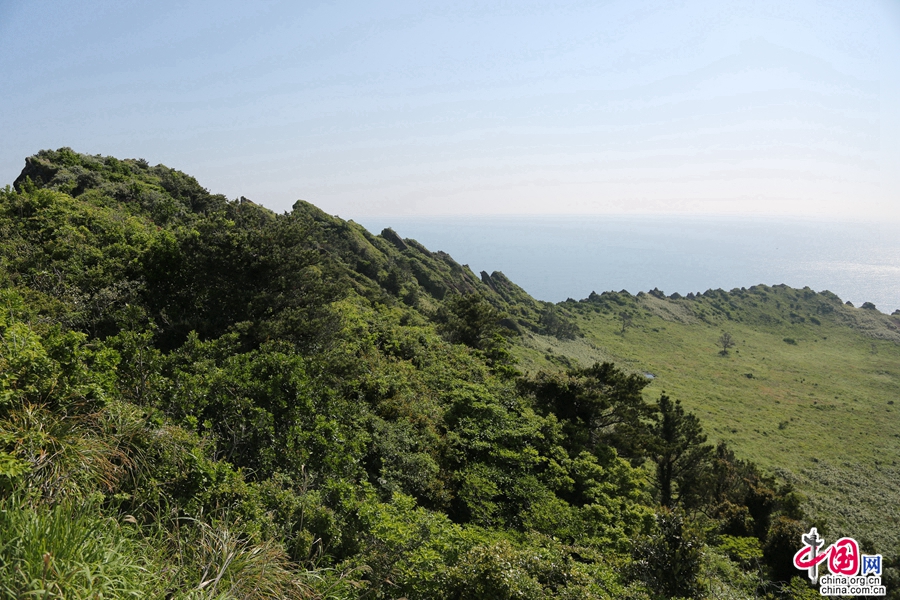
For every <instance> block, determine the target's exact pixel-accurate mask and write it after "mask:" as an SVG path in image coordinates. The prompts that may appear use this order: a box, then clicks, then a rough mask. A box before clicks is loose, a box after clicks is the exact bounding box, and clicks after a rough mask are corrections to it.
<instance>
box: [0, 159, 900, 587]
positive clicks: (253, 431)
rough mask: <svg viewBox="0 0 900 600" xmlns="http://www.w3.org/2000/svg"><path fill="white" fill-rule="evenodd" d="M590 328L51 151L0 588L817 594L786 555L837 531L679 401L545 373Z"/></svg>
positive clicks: (300, 228)
mask: <svg viewBox="0 0 900 600" xmlns="http://www.w3.org/2000/svg"><path fill="white" fill-rule="evenodd" d="M576 304H578V303H576ZM578 305H579V306H581V304H578ZM585 306H587V305H585ZM601 312H602V311H601ZM597 314H598V315H599V314H600V313H597ZM643 318H644V316H643V315H639V314H635V316H634V318H633V320H632V321H631V323H630V324H629V326H628V328H627V331H626V332H625V334H624V336H623V338H625V337H627V336H631V337H635V335H636V332H637V331H639V330H640V329H641V328H642V327H643V326H644V325H645V323H644V322H643V321H642V319H643ZM599 323H601V321H592V320H590V319H588V318H586V313H585V314H582V312H580V311H579V310H578V309H575V308H573V307H572V306H570V305H569V303H563V304H561V305H559V306H553V305H549V304H546V303H541V302H538V301H535V300H533V299H531V298H530V297H529V296H528V295H527V294H526V293H525V292H524V291H522V290H521V289H520V288H518V287H516V286H515V285H514V284H512V283H511V282H509V281H508V280H507V279H506V278H505V277H503V276H502V274H499V273H494V274H493V275H486V274H482V275H481V277H476V276H475V275H474V274H473V273H471V272H470V271H469V270H468V269H467V268H465V267H464V266H462V265H459V264H457V263H456V262H455V261H453V260H452V258H450V257H449V256H447V255H446V254H442V253H432V252H429V251H428V250H427V249H425V248H424V247H422V246H421V245H419V244H417V243H416V242H414V241H412V240H404V239H402V238H400V237H399V236H397V235H396V234H395V233H393V232H392V231H390V230H386V231H385V232H382V234H381V235H379V236H375V235H372V234H370V233H369V232H367V231H365V229H363V228H362V227H360V226H359V225H357V224H355V223H353V222H348V221H342V220H340V219H338V218H336V217H331V216H329V215H326V214H325V213H323V212H322V211H319V210H318V209H316V208H315V207H313V206H312V205H310V204H308V203H304V202H298V203H297V204H296V205H295V206H294V208H293V210H292V211H291V212H289V213H285V214H281V215H279V214H275V213H273V212H271V211H269V210H267V209H265V208H263V207H261V206H259V205H257V204H255V203H253V202H251V201H249V200H247V199H245V198H240V199H238V200H228V199H226V198H225V197H223V196H221V195H215V194H210V193H209V192H208V191H207V190H205V189H204V188H203V187H202V186H200V185H199V184H198V183H197V182H196V180H194V179H193V178H191V177H189V176H187V175H185V174H183V173H180V172H179V171H176V170H173V169H170V168H167V167H164V166H161V165H157V166H150V165H149V164H148V163H147V162H146V161H142V160H118V159H115V158H111V157H100V156H89V155H84V154H79V153H76V152H74V151H72V150H70V149H67V148H63V149H60V150H57V151H42V152H40V153H38V154H37V155H35V156H33V157H30V158H28V159H27V160H26V168H25V170H24V171H23V174H22V176H21V177H19V178H18V179H17V180H16V182H15V184H14V187H6V188H5V189H4V190H2V191H0V504H2V506H0V531H2V534H3V537H2V543H0V594H2V595H3V596H4V597H11V598H17V597H25V596H40V597H45V598H82V597H83V598H87V597H91V598H93V597H117V598H118V597H139V598H410V599H412V598H501V599H502V598H552V597H557V598H673V597H693V598H702V597H716V598H719V597H751V596H752V597H759V596H768V597H772V598H775V597H781V598H803V597H812V595H815V592H814V590H812V589H810V588H809V587H808V586H807V585H806V583H804V580H802V579H800V578H799V577H795V575H796V572H795V571H794V570H793V568H792V567H791V566H790V556H792V555H793V553H794V552H795V551H796V548H795V547H796V545H797V541H798V540H799V535H800V533H801V532H802V531H804V530H806V529H808V527H809V526H811V525H813V524H816V525H818V526H819V527H820V532H823V533H825V534H826V535H828V534H829V532H828V525H827V523H824V522H818V521H816V517H815V515H812V514H811V513H808V512H807V510H806V506H807V505H806V503H804V499H803V496H802V495H801V494H799V493H797V492H796V491H795V490H794V489H793V488H792V486H791V482H790V481H786V480H784V479H777V478H775V477H773V476H770V475H768V474H766V473H765V472H763V471H762V470H761V469H760V468H758V467H757V466H756V465H754V464H753V463H751V462H749V461H747V460H744V459H741V458H739V457H737V456H736V455H735V453H734V451H733V450H732V449H731V447H730V446H729V445H728V444H725V443H719V444H716V445H713V444H710V443H708V442H707V437H706V434H705V433H704V430H703V426H702V424H701V421H700V419H699V418H698V416H697V415H696V414H694V413H692V412H690V411H689V410H687V409H686V408H685V407H684V406H682V404H681V399H682V395H681V394H680V393H679V394H675V393H673V392H672V391H671V390H670V394H665V393H660V392H655V391H652V390H651V387H650V386H651V385H652V386H654V387H656V386H657V380H653V383H652V384H651V380H650V379H648V378H647V377H646V376H644V375H643V374H642V373H639V372H635V370H634V369H633V368H631V367H632V366H634V363H633V362H632V363H626V364H624V365H623V366H624V368H623V367H620V366H616V365H614V364H613V363H612V362H610V361H602V360H601V361H593V362H591V361H587V362H585V363H584V364H580V363H578V362H576V359H575V358H572V359H570V364H568V366H567V367H566V368H565V369H563V370H561V369H560V368H559V365H556V364H553V363H551V364H550V365H549V366H548V368H534V369H533V371H532V370H531V367H530V365H531V363H529V362H528V361H529V360H532V358H533V357H532V356H531V355H529V354H528V352H530V351H531V350H530V348H531V346H528V345H527V343H526V341H527V340H535V339H540V340H542V341H548V340H550V341H553V343H556V344H560V345H565V344H568V345H572V344H580V343H582V342H584V340H585V339H589V338H590V337H591V336H595V335H599V336H601V337H602V335H601V333H602V332H595V331H594V329H592V328H594V327H598V326H599V325H598V324H599ZM623 329H626V328H624V327H623ZM617 339H618V338H617ZM517 340H519V341H517ZM598 347H599V346H598ZM726 350H727V349H726ZM739 350H743V347H740V348H736V349H735V350H734V353H737V352H738V351H739ZM519 355H522V357H523V358H522V360H521V361H519V362H517V358H516V357H517V356H519ZM523 367H529V372H528V373H525V374H523V372H522V371H523ZM686 396H687V395H685V396H684V397H685V400H687V397H686ZM889 563H890V564H891V565H892V566H891V569H894V568H895V563H896V560H895V559H893V558H889ZM890 573H891V575H890V576H891V577H893V576H894V575H893V573H894V571H893V570H892V571H890ZM888 585H889V589H896V588H895V587H894V586H892V585H891V583H890V582H889V583H888Z"/></svg>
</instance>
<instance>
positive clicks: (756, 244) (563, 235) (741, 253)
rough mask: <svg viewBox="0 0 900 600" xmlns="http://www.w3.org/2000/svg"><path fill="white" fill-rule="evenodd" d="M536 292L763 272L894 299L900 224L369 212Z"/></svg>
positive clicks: (728, 278) (691, 286)
mask: <svg viewBox="0 0 900 600" xmlns="http://www.w3.org/2000/svg"><path fill="white" fill-rule="evenodd" d="M359 222H360V223H361V224H362V225H364V226H365V227H366V228H367V229H369V230H370V231H372V232H373V233H379V232H381V230H382V229H383V228H385V227H391V228H393V229H394V230H395V231H396V232H397V233H398V234H399V235H400V236H401V237H403V238H413V239H415V240H417V241H419V242H420V243H422V244H424V245H425V246H426V247H427V248H428V249H429V250H431V251H437V250H443V251H445V252H447V253H449V254H450V255H451V256H453V258H454V259H456V260H457V261H458V262H459V263H461V264H467V265H469V267H470V268H471V269H472V270H473V271H475V273H478V272H480V271H482V270H484V271H487V272H489V273H490V272H492V271H502V272H503V273H504V274H505V275H506V276H507V277H509V278H510V279H511V280H512V281H514V282H515V283H516V284H518V285H520V286H521V287H522V288H524V289H525V291H527V292H528V293H530V294H531V295H532V296H534V297H535V298H538V299H540V300H549V301H553V302H559V301H562V300H565V299H566V298H574V299H576V300H579V299H582V298H586V297H587V296H588V295H589V294H590V293H591V292H592V291H596V292H597V293H601V292H603V291H608V290H615V291H619V290H622V289H625V290H628V291H629V292H631V293H632V294H636V293H637V292H639V291H649V290H652V289H653V288H659V289H660V290H662V291H664V292H665V293H666V294H672V293H673V292H678V293H680V294H682V295H684V294H687V293H688V292H694V293H697V292H703V291H706V290H707V289H715V288H722V289H725V290H730V289H732V288H740V287H750V286H752V285H755V284H759V283H763V284H766V285H775V284H779V283H784V284H787V285H789V286H791V287H795V288H803V287H804V286H809V287H810V288H812V289H814V290H816V291H823V290H830V291H832V292H834V293H835V294H837V295H838V296H840V297H841V299H842V300H844V301H847V300H849V301H851V302H852V303H853V304H854V305H855V306H860V305H861V304H862V303H863V302H873V303H874V304H875V305H876V307H877V308H878V309H879V310H881V311H882V312H886V313H891V312H893V311H895V310H898V309H900V224H898V223H897V222H882V223H873V222H847V221H843V222H839V221H813V220H801V219H786V218H777V219H775V218H754V217H697V216H522V217H484V216H478V217H469V218H463V217H443V218H438V217H428V218H422V217H366V218H364V219H361V220H360V221H359Z"/></svg>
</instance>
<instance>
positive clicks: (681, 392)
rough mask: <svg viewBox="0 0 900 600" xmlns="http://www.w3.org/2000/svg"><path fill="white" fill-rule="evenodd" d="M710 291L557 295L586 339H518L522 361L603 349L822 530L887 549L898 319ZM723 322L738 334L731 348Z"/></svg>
mask: <svg viewBox="0 0 900 600" xmlns="http://www.w3.org/2000/svg"><path fill="white" fill-rule="evenodd" d="M754 292H758V294H757V293H754ZM719 294H720V295H718V296H717V295H716V294H715V293H714V294H713V295H712V297H711V298H710V297H705V296H704V297H699V298H697V299H691V300H687V299H676V300H671V299H667V298H663V297H656V296H652V295H648V294H643V295H639V296H637V297H629V296H626V295H624V294H604V295H603V297H605V298H606V300H607V301H595V302H590V301H582V302H579V303H574V302H567V303H564V304H562V305H561V306H562V307H565V308H566V309H567V313H568V314H569V315H570V317H571V318H572V319H573V320H574V321H575V322H576V323H577V324H578V326H579V327H580V328H581V330H582V332H583V334H584V337H580V338H577V339H575V340H569V341H560V340H557V339H555V338H552V337H546V336H536V335H535V336H527V337H526V338H524V340H523V343H522V344H521V345H519V346H518V347H517V349H516V353H517V356H518V357H519V359H520V367H521V368H522V369H524V370H530V371H533V370H536V369H540V368H543V369H547V368H557V369H558V368H561V367H564V366H565V365H566V364H567V363H568V362H569V361H572V362H577V363H579V364H589V363H591V362H594V361H603V360H612V361H614V362H616V363H618V364H620V365H622V366H625V367H627V368H628V369H630V370H632V371H635V372H641V373H645V374H647V375H648V376H652V377H653V380H652V383H651V384H650V385H649V386H648V387H647V388H646V390H645V394H646V395H647V399H648V400H655V399H656V398H658V396H659V394H660V393H661V392H663V391H665V392H666V393H668V394H669V395H671V396H672V397H674V398H678V399H681V401H682V402H683V403H684V404H685V406H686V407H687V408H688V409H689V410H691V411H693V412H694V413H696V414H697V415H698V416H699V417H700V419H701V421H702V423H703V425H704V427H705V430H706V433H707V434H708V436H709V439H710V441H713V442H718V441H720V440H724V441H726V442H728V443H729V444H730V445H731V446H733V447H734V449H735V450H736V451H737V452H738V453H739V454H740V455H741V456H742V457H744V458H749V459H751V460H753V461H755V462H757V463H758V464H760V465H761V466H763V467H765V468H766V469H767V470H769V471H770V472H773V473H777V474H779V475H780V476H781V477H782V478H783V479H784V480H785V481H786V482H790V483H792V484H793V485H794V486H795V487H796V488H797V489H799V490H800V491H802V492H803V493H804V494H805V495H806V496H807V497H808V498H809V505H808V512H809V513H810V514H811V516H814V517H817V518H819V519H820V520H821V521H823V522H824V523H825V525H826V531H827V532H828V534H829V535H830V536H832V537H833V536H836V535H838V534H841V535H851V536H855V537H857V538H869V539H871V541H872V542H874V543H875V544H876V546H877V549H878V550H879V551H888V550H892V551H893V550H895V549H897V547H898V545H900V535H898V533H896V531H895V530H896V528H897V526H898V524H900V468H898V461H900V412H898V411H900V344H898V338H897V330H896V329H894V327H896V326H897V325H900V319H897V318H893V317H889V316H887V315H882V314H881V313H878V312H877V311H874V310H869V309H861V308H852V307H848V306H845V305H843V304H841V303H840V302H839V301H838V300H837V299H836V297H834V296H831V295H823V294H812V295H811V294H810V291H807V292H806V293H805V294H804V292H803V291H802V290H792V289H791V288H785V287H780V286H776V287H774V288H772V287H762V286H760V287H757V288H751V290H745V291H744V292H740V291H737V290H735V291H732V292H731V293H724V292H720V293H719ZM761 298H766V300H765V301H760V300H761ZM622 312H627V313H629V315H631V320H630V322H628V323H626V327H625V331H624V333H623V331H622V329H623V319H622V317H621V313H622ZM723 332H728V333H729V334H730V335H731V336H732V337H733V339H734V341H735V342H736V345H735V347H733V348H731V349H730V350H729V351H728V353H727V354H722V352H721V350H722V348H721V346H719V345H717V343H718V339H719V338H720V337H721V335H722V333H723Z"/></svg>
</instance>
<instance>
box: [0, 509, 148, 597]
mask: <svg viewBox="0 0 900 600" xmlns="http://www.w3.org/2000/svg"><path fill="white" fill-rule="evenodd" d="M0 532H3V533H2V541H0V594H2V596H3V597H6V598H42V599H45V598H46V599H50V598H72V599H77V598H150V597H154V596H157V595H158V593H157V590H158V589H160V583H161V582H160V580H159V577H158V575H157V574H156V573H157V572H158V570H157V569H155V568H153V567H152V565H151V564H150V563H148V562H147V561H146V560H145V559H144V558H143V554H144V553H143V550H142V549H141V547H140V542H138V541H136V540H135V539H134V538H133V536H131V535H129V534H128V533H127V532H124V531H122V525H121V524H119V523H118V522H116V521H115V520H114V519H110V518H106V517H103V516H101V515H100V513H99V510H98V507H97V504H96V503H95V502H90V503H79V504H77V505H76V504H74V503H70V502H66V503H62V504H57V505H54V506H48V505H37V506H31V505H29V504H26V503H24V502H22V501H20V500H19V499H18V498H14V497H13V498H6V499H2V500H0Z"/></svg>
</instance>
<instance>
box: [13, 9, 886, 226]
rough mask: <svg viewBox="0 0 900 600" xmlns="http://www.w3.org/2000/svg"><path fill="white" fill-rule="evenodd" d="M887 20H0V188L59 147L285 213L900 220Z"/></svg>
mask: <svg viewBox="0 0 900 600" xmlns="http://www.w3.org/2000/svg"><path fill="white" fill-rule="evenodd" d="M898 57H900V4H897V3H896V2H892V1H890V0H865V1H861V2H855V3H844V2H830V3H829V2H825V3H823V2H812V1H806V2H794V3H789V4H787V3H782V2H775V1H770V2H757V3H752V4H748V3H744V2H738V1H736V0H735V1H730V2H728V1H726V2H714V1H712V0H704V1H700V0H696V1H693V2H661V1H647V2H640V3H633V2H622V1H618V2H605V3H594V2H577V1H570V2H560V3H554V5H553V6H546V5H545V4H543V3H530V2H520V3H515V4H502V3H497V4H483V3H475V2H467V3H460V4H455V5H454V6H453V7H442V6H424V5H421V3H413V2H397V3H362V2H342V3H321V2H309V3H303V4H302V5H297V4H295V3H291V2H259V3H252V4H247V3H239V2H234V1H227V2H217V3H211V2H189V3H176V2H172V1H169V2H161V3H154V4H153V5H152V6H146V5H142V4H140V3H129V2H111V1H94V2H89V3H82V4H80V5H78V6H75V5H68V4H62V5H60V4H57V3H53V2H47V1H36V2H28V3H24V2H5V3H0V69H2V73H3V75H4V77H3V78H0V126H2V131H3V132H4V144H3V145H2V148H0V179H2V182H3V183H4V184H5V183H11V182H12V180H13V179H14V178H15V177H16V175H18V173H19V171H20V170H21V168H22V166H23V161H24V158H25V157H26V156H29V155H31V154H34V153H35V152H37V151H38V150H41V149H46V148H49V149H56V148H59V147H62V146H69V147H71V148H73V149H74V150H76V151H79V152H85V153H90V154H104V155H114V156H117V157H120V158H145V159H146V160H148V161H149V162H150V163H151V164H157V163H163V164H166V165H168V166H170V167H174V168H177V169H179V170H182V171H184V172H186V173H189V174H190V175H193V176H195V177H197V179H198V180H199V181H200V182H201V183H202V184H203V185H204V186H206V187H208V188H209V189H210V190H211V191H213V192H218V193H224V194H226V195H227V196H229V197H232V198H234V197H238V196H246V197H248V198H251V199H252V200H255V201H257V202H260V203H261V204H263V205H265V206H268V207H270V208H272V209H274V210H277V211H283V210H288V209H289V208H290V206H291V205H292V204H293V202H294V201H295V200H296V199H297V198H303V199H306V200H308V201H310V202H312V203H313V204H315V205H317V206H319V207H321V208H322V209H323V210H326V211H327V212H329V213H332V214H340V215H342V216H345V217H346V218H361V217H364V216H395V217H404V216H423V215H433V216H438V215H452V216H461V215H540V214H562V215H578V214H609V215H614V214H629V215H638V214H668V215H672V214H675V215H732V216H734V215H758V216H759V215H761V216H784V217H788V216H792V217H802V218H825V219H838V220H841V219H856V220H859V219H862V220H884V219H888V220H890V221H900V202H898V199H900V169H897V165H898V164H900V103H898V102H896V98H897V97H898V95H900V70H898V69H897V68H896V59H897V58H898Z"/></svg>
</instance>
